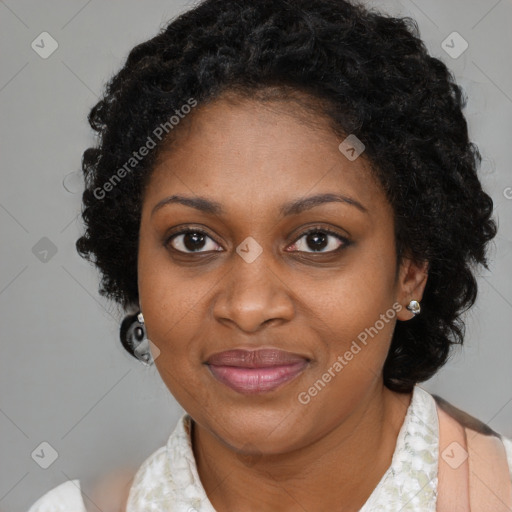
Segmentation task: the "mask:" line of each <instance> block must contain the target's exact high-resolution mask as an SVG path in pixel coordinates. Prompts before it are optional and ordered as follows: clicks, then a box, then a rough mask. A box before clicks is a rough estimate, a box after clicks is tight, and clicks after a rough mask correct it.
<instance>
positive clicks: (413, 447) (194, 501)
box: [127, 386, 439, 512]
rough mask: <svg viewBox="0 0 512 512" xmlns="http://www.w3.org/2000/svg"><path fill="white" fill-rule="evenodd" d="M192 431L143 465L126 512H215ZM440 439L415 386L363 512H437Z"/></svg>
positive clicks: (425, 396) (432, 409)
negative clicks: (200, 470)
mask: <svg viewBox="0 0 512 512" xmlns="http://www.w3.org/2000/svg"><path fill="white" fill-rule="evenodd" d="M190 426H191V418H190V416H189V415H188V414H184V415H183V416H182V417H181V419H180V420H179V422H178V424H177V426H176V428H175V430H174V432H173V433H172V434H171V436H170V437H169V440H168V441H167V444H166V446H162V447H161V448H160V449H158V450H157V451H156V452H154V453H153V454H152V455H151V456H150V457H148V458H147V459H146V460H145V461H144V462H143V464H142V465H141V467H140V468H139V470H138V471H137V474H136V475H135V479H134V482H133V485H132V487H131V490H130V495H129V497H128V504H127V512H150V511H151V512H164V511H165V512H215V509H214V508H213V506H212V504H211V503H210V501H209V499H208V497H207V495H206V492H205V490H204V488H203V486H202V484H201V480H200V478H199V474H198V472H197V467H196V462H195V459H194V454H193V451H192V444H191V437H190ZM438 434H439V425H438V420H437V411H436V405H435V401H434V399H433V397H432V396H431V395H430V394H429V393H427V392H426V391H425V390H423V389H422V388H420V387H419V386H415V387H414V390H413V395H412V399H411V403H410V405H409V408H408V409H407V413H406V416H405V419H404V423H403V424H402V427H401V429H400V432H399V434H398V438H397V442H396V446H395V451H394V453H393V458H392V461H391V465H390V466H389V468H388V469H387V471H386V472H385V473H384V475H383V476H382V478H381V480H380V482H379V483H378V485H377V486H376V487H375V489H374V490H373V492H372V494H371V495H370V497H369V498H368V500H367V501H366V503H365V504H364V506H363V507H362V508H361V510H360V512H388V511H389V512H392V511H394V512H396V511H397V510H400V511H401V512H435V506H436V497H437V454H438V448H439V446H438V444H439V435H438Z"/></svg>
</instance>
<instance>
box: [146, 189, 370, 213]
mask: <svg viewBox="0 0 512 512" xmlns="http://www.w3.org/2000/svg"><path fill="white" fill-rule="evenodd" d="M334 202H338V203H345V204H349V205H351V206H355V207H356V208H357V209H359V210H360V211H362V212H363V213H368V210H367V209H366V208H365V207H364V206H363V205H362V204H361V203H360V202H359V201H356V200H355V199H353V198H352V197H349V196H346V195H344V194H331V193H325V194H316V195H313V196H309V197H305V198H302V199H298V200H295V201H290V202H288V203H285V204H283V205H282V206H281V208H279V213H280V214H281V217H287V216H289V215H297V214H299V213H301V212H303V211H306V210H309V209H311V208H314V207H315V206H319V205H321V204H325V203H334ZM176 203H177V204H182V205H184V206H189V207H190V208H195V209H196V210H199V211H200V212H203V213H207V214H210V215H224V214H225V213H226V212H225V210H224V208H223V207H222V205H221V204H220V203H218V202H217V201H213V200H211V199H207V198H206V197H200V196H196V197H188V196H181V195H177V194H175V195H172V196H169V197H166V198H165V199H162V200H161V201H159V202H158V203H157V204H156V205H155V206H154V208H153V210H152V211H151V216H153V215H154V214H155V213H156V212H157V211H158V210H160V209H162V208H163V207H164V206H167V205H169V204H176Z"/></svg>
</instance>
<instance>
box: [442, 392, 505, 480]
mask: <svg viewBox="0 0 512 512" xmlns="http://www.w3.org/2000/svg"><path fill="white" fill-rule="evenodd" d="M432 398H434V400H435V402H436V404H437V406H438V407H439V408H440V409H441V410H443V411H444V412H445V413H447V414H448V415H449V416H450V417H451V418H453V419H454V420H455V421H456V422H457V423H458V424H459V425H460V426H461V427H463V428H464V429H465V430H466V432H472V435H471V438H475V437H477V438H479V439H481V440H484V439H488V440H492V441H494V442H495V445H496V441H500V442H498V443H497V444H498V445H499V446H500V447H501V449H502V452H503V455H504V457H505V458H506V462H507V466H508V471H509V476H510V480H511V481H512V440H511V439H509V438H508V437H505V436H503V435H502V434H500V433H498V432H496V431H495V430H493V429H492V428H490V427H489V425H487V424H485V423H484V422H483V421H481V420H479V419H478V418H475V417H474V416H471V415H470V414H468V413H467V412H465V411H463V410H462V409H459V408H457V407H455V406H454V405H452V404H451V403H449V402H448V401H446V400H445V399H444V398H441V397H440V396H438V395H432ZM481 446H482V447H483V446H492V445H491V444H489V443H488V442H487V443H485V444H484V445H481Z"/></svg>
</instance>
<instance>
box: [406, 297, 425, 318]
mask: <svg viewBox="0 0 512 512" xmlns="http://www.w3.org/2000/svg"><path fill="white" fill-rule="evenodd" d="M406 308H407V309H408V310H409V311H410V312H411V313H412V314H413V315H414V316H416V315H418V314H419V313H420V311H421V306H420V303H419V302H418V301H417V300H411V302H409V304H408V305H407V306H406Z"/></svg>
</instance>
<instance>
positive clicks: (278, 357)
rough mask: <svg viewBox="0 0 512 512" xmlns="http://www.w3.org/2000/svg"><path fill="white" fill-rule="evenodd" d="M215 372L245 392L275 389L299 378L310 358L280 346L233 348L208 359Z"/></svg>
mask: <svg viewBox="0 0 512 512" xmlns="http://www.w3.org/2000/svg"><path fill="white" fill-rule="evenodd" d="M207 365H208V368H209V370H210V372H211V373H212V375H213V376H214V377H215V378H216V379H217V380H219V381H220V382H222V383H223V384H225V385H226V386H229V387H230V388H232V389H234V390H235V391H238V392H239V393H244V394H255V393H264V392H268V391H272V390H274V389H276V388H277V387H279V386H281V385H282V384H284V383H285V382H289V381H290V380H292V379H294V378H295V377H297V376H298V375H299V374H300V373H301V372H302V371H303V370H304V369H305V368H306V366H307V365H308V359H307V358H305V357H302V356H300V355H298V354H292V353H290V352H285V351H283V350H277V349H260V350H251V351H249V350H241V349H237V350H229V351H226V352H220V353H217V354H214V355H213V356H211V357H210V358H209V359H208V361H207Z"/></svg>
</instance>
